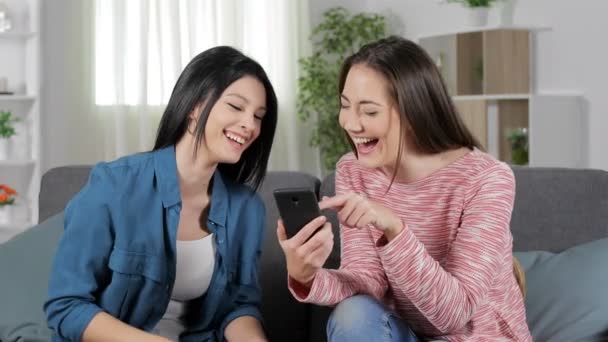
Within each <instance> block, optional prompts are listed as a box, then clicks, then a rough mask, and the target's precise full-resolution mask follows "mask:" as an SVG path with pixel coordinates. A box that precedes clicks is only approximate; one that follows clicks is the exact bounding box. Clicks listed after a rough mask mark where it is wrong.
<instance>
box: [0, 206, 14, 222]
mask: <svg viewBox="0 0 608 342" xmlns="http://www.w3.org/2000/svg"><path fill="white" fill-rule="evenodd" d="M12 211H13V208H12V206H11V205H10V204H5V205H0V224H10V223H11V221H12V219H13V218H12Z"/></svg>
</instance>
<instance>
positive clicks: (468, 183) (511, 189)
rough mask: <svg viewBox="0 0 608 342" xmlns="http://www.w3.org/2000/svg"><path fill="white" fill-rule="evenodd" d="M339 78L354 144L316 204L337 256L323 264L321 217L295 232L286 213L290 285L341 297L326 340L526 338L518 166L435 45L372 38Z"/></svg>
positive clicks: (305, 292)
mask: <svg viewBox="0 0 608 342" xmlns="http://www.w3.org/2000/svg"><path fill="white" fill-rule="evenodd" d="M339 90H340V101H341V109H340V113H339V122H340V125H341V126H342V128H344V131H345V133H346V134H347V136H348V139H349V141H350V143H351V145H352V147H353V152H352V153H349V154H347V155H345V156H344V157H342V159H340V161H339V162H338V164H337V167H336V175H335V179H336V196H334V197H331V198H323V199H322V201H321V202H320V206H321V208H332V209H335V210H336V211H337V212H338V218H339V220H340V228H341V229H340V234H341V241H342V248H341V253H342V254H341V265H340V268H339V269H338V270H329V269H323V268H322V265H323V264H324V262H325V260H326V259H327V257H328V255H329V253H330V252H331V249H332V246H333V236H332V233H331V227H330V225H329V224H328V223H327V222H326V219H325V218H324V217H319V218H317V219H315V220H313V221H312V222H310V223H309V224H308V225H307V226H305V227H304V228H303V229H302V230H301V231H300V232H299V233H298V234H297V235H295V236H294V237H292V238H291V239H287V238H286V235H285V231H284V227H283V225H282V223H281V222H280V221H279V224H278V228H277V235H278V238H279V241H280V244H281V246H282V248H283V251H284V252H285V256H286V259H287V268H288V272H289V288H290V290H291V292H292V293H293V295H294V297H295V298H296V299H298V300H300V301H302V302H309V303H315V304H318V305H328V306H334V305H336V308H335V309H334V311H333V313H332V316H331V317H330V320H329V322H328V325H327V334H328V338H329V340H330V341H379V340H382V341H425V340H447V341H531V337H530V332H529V329H528V326H527V324H526V317H525V310H524V302H523V296H522V291H521V289H520V287H519V286H518V282H517V279H516V277H515V276H514V272H513V263H514V259H513V255H512V235H511V232H510V229H509V221H510V219H511V211H512V208H513V200H514V195H515V183H514V178H513V173H512V171H511V169H510V168H509V167H508V166H507V165H506V164H504V163H502V162H499V161H497V160H496V159H494V158H493V157H492V156H490V155H488V154H486V153H485V152H482V151H481V149H480V145H479V143H478V142H477V141H476V140H475V138H474V137H473V136H472V134H471V133H470V132H469V131H468V129H467V128H466V127H465V125H464V124H463V122H462V120H461V119H460V117H459V115H458V113H457V111H456V110H455V108H454V105H453V103H452V101H451V99H450V97H449V95H448V92H447V90H446V87H445V85H444V83H443V81H442V79H441V76H440V73H439V71H438V70H437V68H436V67H435V65H434V64H433V61H432V60H431V58H430V57H429V56H428V55H427V54H426V53H425V52H424V50H422V49H421V48H420V47H419V46H417V45H416V44H415V43H413V42H411V41H408V40H406V39H403V38H398V37H390V38H387V39H383V40H380V41H377V42H374V43H371V44H368V45H366V46H364V47H363V48H362V49H361V50H360V51H359V52H357V53H356V54H354V55H353V56H351V57H349V58H348V59H347V60H346V61H345V62H344V65H343V68H342V72H341V75H340V83H339ZM319 227H322V229H321V230H320V231H318V232H317V233H316V234H314V235H313V233H314V232H315V231H316V230H317V228H319ZM311 235H312V237H311ZM309 237H311V238H310V239H309Z"/></svg>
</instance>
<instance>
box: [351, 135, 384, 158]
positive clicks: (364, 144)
mask: <svg viewBox="0 0 608 342" xmlns="http://www.w3.org/2000/svg"><path fill="white" fill-rule="evenodd" d="M352 139H353V142H354V143H355V145H356V146H357V152H359V153H360V154H368V153H371V152H372V151H373V150H374V148H376V146H377V145H378V139H376V138H352Z"/></svg>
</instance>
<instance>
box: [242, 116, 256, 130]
mask: <svg viewBox="0 0 608 342" xmlns="http://www.w3.org/2000/svg"><path fill="white" fill-rule="evenodd" d="M256 126H257V121H256V118H255V114H254V113H251V114H249V115H244V117H243V118H242V120H241V128H243V129H245V130H247V131H248V132H249V131H252V130H254V129H255V128H256Z"/></svg>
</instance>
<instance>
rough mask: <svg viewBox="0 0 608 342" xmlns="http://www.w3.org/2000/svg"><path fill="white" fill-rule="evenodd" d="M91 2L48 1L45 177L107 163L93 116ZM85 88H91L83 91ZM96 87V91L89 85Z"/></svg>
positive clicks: (44, 84)
mask: <svg viewBox="0 0 608 342" xmlns="http://www.w3.org/2000/svg"><path fill="white" fill-rule="evenodd" d="M87 3H88V4H89V5H90V3H91V1H82V0H52V1H42V9H41V13H42V14H41V16H42V17H41V21H42V22H41V35H42V37H41V39H42V87H41V88H42V89H41V106H40V110H41V135H42V172H45V171H46V170H48V169H49V168H51V167H54V166H61V165H74V164H89V163H93V162H95V161H99V160H102V158H103V155H96V154H95V153H96V152H98V151H101V150H102V149H99V148H96V146H97V145H98V144H101V145H103V141H102V140H101V139H102V138H101V137H99V136H97V135H95V134H94V132H96V131H98V130H96V129H93V127H94V125H95V124H96V123H94V122H91V121H90V119H88V118H90V117H91V116H90V115H83V114H84V113H86V111H89V110H90V108H91V107H90V99H91V94H92V85H91V82H86V81H84V82H83V79H85V80H87V79H88V80H90V79H91V70H92V69H91V65H90V64H89V63H88V62H87V61H90V58H88V57H87V56H88V54H90V53H92V51H93V50H92V46H93V45H92V42H91V41H90V38H89V37H91V36H90V32H89V31H87V30H86V29H85V28H87V27H89V26H90V25H89V24H88V23H87V21H88V20H90V19H89V15H88V13H90V12H88V11H87V10H86V8H85V7H84V6H87ZM83 84H84V85H85V86H84V87H83ZM87 84H88V85H90V87H91V88H89V87H87V86H86V85H87Z"/></svg>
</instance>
